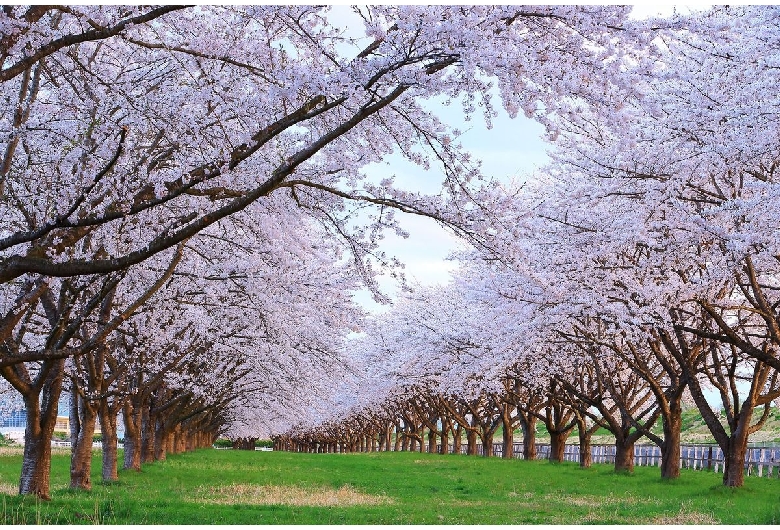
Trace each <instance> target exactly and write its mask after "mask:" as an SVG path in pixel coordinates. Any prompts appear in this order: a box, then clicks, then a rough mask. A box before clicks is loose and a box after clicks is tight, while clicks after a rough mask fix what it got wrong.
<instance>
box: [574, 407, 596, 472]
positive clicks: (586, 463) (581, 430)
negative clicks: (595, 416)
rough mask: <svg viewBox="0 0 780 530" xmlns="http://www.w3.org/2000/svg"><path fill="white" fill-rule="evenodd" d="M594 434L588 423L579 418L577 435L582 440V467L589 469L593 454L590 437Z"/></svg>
mask: <svg viewBox="0 0 780 530" xmlns="http://www.w3.org/2000/svg"><path fill="white" fill-rule="evenodd" d="M592 435H593V433H592V432H590V429H588V425H587V423H586V422H585V421H582V420H580V419H578V420H577V437H578V438H579V442H580V447H579V449H580V467H581V468H583V469H587V468H589V467H590V465H591V463H592V459H593V458H592V456H591V452H590V438H591V436H592Z"/></svg>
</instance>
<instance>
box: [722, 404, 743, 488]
mask: <svg viewBox="0 0 780 530" xmlns="http://www.w3.org/2000/svg"><path fill="white" fill-rule="evenodd" d="M743 406H744V405H743ZM741 414H744V409H743V412H742V413H741ZM747 425H750V415H748V419H747V421H744V420H743V421H741V422H740V425H739V426H738V427H737V429H736V430H735V431H734V432H733V433H732V435H731V436H730V437H729V441H728V442H729V443H728V446H727V447H726V450H724V451H723V458H724V460H725V461H724V466H723V485H724V486H728V487H730V488H739V487H742V486H743V485H744V483H745V453H746V452H747V440H748V434H747V433H748V429H747V427H746V426H747ZM721 449H723V448H721Z"/></svg>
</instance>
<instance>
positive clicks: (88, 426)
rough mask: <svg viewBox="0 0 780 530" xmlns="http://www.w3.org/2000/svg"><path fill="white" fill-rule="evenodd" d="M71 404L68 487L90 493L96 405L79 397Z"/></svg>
mask: <svg viewBox="0 0 780 530" xmlns="http://www.w3.org/2000/svg"><path fill="white" fill-rule="evenodd" d="M74 401H75V403H72V404H71V405H72V408H71V410H72V411H73V412H76V417H73V416H71V429H72V430H71V436H72V438H73V444H72V446H71V454H70V487H71V488H74V489H81V490H86V491H90V490H91V489H92V479H91V474H92V437H93V436H94V434H95V424H96V423H97V416H98V411H97V409H98V403H97V402H94V401H88V400H86V399H83V398H82V397H81V396H79V397H78V398H77V399H75V400H74Z"/></svg>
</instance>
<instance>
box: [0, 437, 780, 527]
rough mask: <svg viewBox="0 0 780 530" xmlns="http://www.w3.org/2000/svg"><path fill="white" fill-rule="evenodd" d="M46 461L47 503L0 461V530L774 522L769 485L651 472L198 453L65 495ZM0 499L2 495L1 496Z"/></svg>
mask: <svg viewBox="0 0 780 530" xmlns="http://www.w3.org/2000/svg"><path fill="white" fill-rule="evenodd" d="M68 465H69V459H68V455H67V454H66V453H65V454H58V455H55V457H54V462H53V473H52V496H53V500H52V501H50V502H39V501H36V500H35V499H34V498H21V497H19V496H16V495H13V494H12V493H13V491H15V486H14V485H13V484H14V483H16V482H17V481H18V475H19V470H20V466H21V456H20V455H19V454H11V453H8V452H7V451H4V452H3V453H2V454H0V491H1V492H2V517H3V522H4V523H5V524H22V523H37V524H66V523H71V524H79V523H107V524H529V523H545V524H580V523H619V524H689V523H690V524H715V523H724V524H726V523H740V524H773V523H778V522H780V480H777V479H767V478H757V477H748V478H747V479H746V485H745V487H744V488H741V489H737V490H730V489H727V488H724V487H722V486H720V481H721V476H720V475H716V474H714V473H709V472H706V471H688V470H684V471H683V473H682V477H681V478H680V479H679V480H677V481H673V482H668V481H663V480H661V479H660V477H659V470H658V468H645V467H641V468H637V469H636V471H635V473H634V474H633V475H625V474H619V475H618V474H615V473H613V471H612V469H611V467H610V466H607V465H594V466H593V468H591V469H587V470H583V469H579V467H578V466H577V465H576V464H570V463H563V464H552V463H549V462H545V461H535V462H525V461H520V460H511V461H504V460H501V459H498V458H489V459H486V458H477V457H467V456H454V455H449V456H439V455H428V454H419V453H370V454H343V455H342V454H314V455H310V454H292V453H279V452H261V451H254V452H252V451H229V450H228V451H218V450H212V449H207V450H200V451H196V452H194V453H188V454H183V455H177V456H171V457H169V458H168V460H167V461H165V462H158V463H156V464H153V465H148V466H146V467H145V468H144V470H143V472H141V473H130V472H122V473H121V474H120V481H119V483H116V484H112V485H103V484H102V483H101V482H100V478H99V454H96V455H95V460H94V469H93V471H94V475H93V481H94V489H93V491H92V492H76V491H69V490H68V488H67V484H68ZM9 492H10V493H11V494H9Z"/></svg>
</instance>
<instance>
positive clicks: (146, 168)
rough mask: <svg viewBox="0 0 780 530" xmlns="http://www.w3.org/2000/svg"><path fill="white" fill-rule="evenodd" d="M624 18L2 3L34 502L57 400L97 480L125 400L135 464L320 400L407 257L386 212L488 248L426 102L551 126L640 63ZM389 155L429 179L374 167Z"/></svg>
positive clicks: (506, 11)
mask: <svg viewBox="0 0 780 530" xmlns="http://www.w3.org/2000/svg"><path fill="white" fill-rule="evenodd" d="M627 14H628V9H627V8H603V7H565V6H562V7H539V8H533V9H530V8H529V9H525V8H522V7H516V6H506V7H471V8H465V7H446V6H440V7H393V6H389V7H371V8H361V9H355V10H352V11H351V12H349V17H351V18H349V19H348V20H347V19H343V17H344V16H346V14H345V13H342V14H341V15H339V14H338V13H331V12H329V10H328V9H327V8H323V7H314V6H291V7H276V6H270V7H268V6H266V7H256V6H245V7H238V8H233V7H186V6H164V7H144V6H138V7H129V8H128V7H120V6H102V7H101V6H91V7H83V8H76V7H68V6H3V7H2V9H0V91H2V96H1V97H0V108H1V109H2V110H1V111H0V136H1V137H2V145H0V346H1V349H0V375H2V377H3V380H4V381H5V382H6V383H7V384H8V385H9V386H10V387H12V388H13V389H14V391H15V393H16V399H18V400H19V401H20V402H21V403H22V404H23V406H24V408H25V409H26V411H27V418H28V424H27V430H26V433H25V449H24V458H23V465H22V472H21V479H20V493H22V494H35V495H37V496H39V497H41V498H48V497H49V496H50V484H49V467H50V458H51V452H50V446H49V439H50V437H51V434H52V432H53V429H54V422H55V420H56V412H57V404H58V402H59V398H60V396H61V394H62V392H63V391H64V392H68V393H70V395H71V403H72V413H71V417H72V419H73V422H72V425H73V432H72V439H73V442H74V443H73V452H72V466H71V485H72V486H73V487H75V488H85V489H88V488H89V487H90V483H89V473H90V469H89V466H90V458H89V447H90V445H91V433H92V429H93V427H94V425H95V423H96V421H98V419H99V421H100V424H101V428H102V429H103V432H104V452H103V453H104V473H103V476H104V479H106V480H112V479H114V478H115V477H116V467H117V462H116V459H117V452H116V428H115V426H116V424H117V421H118V418H119V417H120V415H119V412H120V411H121V412H122V414H121V417H122V418H123V421H124V422H125V458H126V460H125V466H126V467H129V468H132V469H138V465H139V459H140V460H144V459H147V460H148V459H149V458H163V457H164V455H165V452H166V451H167V450H170V449H172V448H174V447H175V448H177V449H181V448H182V447H183V446H192V447H195V446H199V445H202V444H203V443H207V442H208V441H210V440H211V439H212V438H213V437H214V436H215V435H216V434H217V433H221V434H225V435H227V436H230V437H231V438H234V439H240V438H252V437H254V436H258V435H263V434H267V433H269V432H280V431H281V430H283V429H285V428H286V427H287V426H288V425H289V424H290V423H291V422H292V421H293V418H294V419H301V418H303V419H307V418H309V417H312V418H314V417H316V416H317V415H321V414H322V413H324V411H325V410H327V409H328V408H329V404H328V403H327V402H326V400H325V396H326V395H327V392H328V390H329V389H330V387H331V386H332V383H331V381H332V380H338V379H339V378H340V374H342V373H352V372H355V371H357V370H358V368H359V365H353V364H352V363H353V361H354V360H353V359H350V358H349V356H347V355H345V354H344V353H343V352H342V351H341V349H340V348H339V346H340V345H341V343H342V340H343V339H344V337H345V335H346V334H347V333H348V332H349V331H352V330H356V329H358V328H359V327H360V325H361V312H360V310H359V308H357V307H355V305H354V303H353V301H352V299H351V294H350V293H351V292H352V291H354V290H355V289H357V288H360V287H361V286H363V287H367V288H369V289H370V290H371V291H372V292H373V293H374V295H375V296H376V297H377V298H379V299H381V298H383V296H382V294H381V293H380V292H379V291H378V289H377V287H376V281H375V277H376V275H377V274H379V273H381V272H383V271H386V270H392V269H394V266H395V262H394V261H393V259H392V258H389V257H386V256H385V255H384V254H383V253H382V251H381V247H380V246H379V244H380V240H381V237H382V234H383V232H384V231H385V230H397V229H398V226H397V224H396V219H395V217H394V214H395V212H397V211H401V212H406V213H413V214H418V215H424V216H428V217H431V218H434V219H436V220H437V221H439V222H440V223H443V224H445V225H446V226H449V227H451V228H452V229H454V230H456V231H457V232H458V233H460V234H461V235H463V236H465V237H467V238H468V239H469V240H471V241H472V242H474V243H475V244H476V245H477V246H478V247H484V246H485V245H486V244H487V242H488V241H487V236H488V235H489V234H490V232H484V230H482V229H481V228H480V226H481V225H480V223H484V222H485V221H486V220H485V219H483V212H484V211H486V210H485V209H484V207H485V205H486V204H487V202H489V201H490V200H491V195H490V193H489V187H488V188H486V187H485V186H483V183H482V182H480V177H481V176H480V174H479V171H478V168H477V166H476V164H475V163H474V162H472V161H471V158H470V156H469V154H468V153H466V152H465V151H464V149H463V148H462V146H460V145H459V143H458V135H459V133H458V131H456V130H453V129H452V128H451V127H448V126H447V125H446V123H444V122H443V121H442V120H441V119H440V117H439V116H437V115H436V113H435V112H433V111H431V110H430V109H428V108H427V107H426V105H425V102H426V101H428V100H430V99H431V98H435V97H439V98H444V99H445V100H452V101H458V100H460V101H461V102H462V108H463V112H464V113H465V114H466V115H467V116H472V115H474V114H476V113H477V109H478V108H479V109H480V112H481V113H482V114H483V115H484V117H485V118H486V119H487V120H488V122H489V120H490V118H491V117H492V116H493V115H494V114H495V108H494V103H493V100H494V98H495V93H496V91H498V92H499V93H500V100H501V104H502V105H503V106H504V108H505V109H506V110H507V111H508V112H509V113H510V114H511V115H512V116H514V115H515V114H517V113H518V112H519V111H520V110H522V111H524V112H525V113H526V114H527V115H529V116H536V117H537V118H538V119H540V120H543V121H545V123H547V125H548V127H549V128H550V130H551V131H553V130H555V128H556V127H557V126H556V125H555V124H554V122H553V121H552V120H551V119H550V118H551V117H552V115H553V114H554V113H555V112H556V109H557V108H558V107H559V106H560V105H563V104H564V103H565V102H566V98H569V97H574V98H578V99H579V100H582V101H591V100H592V101H597V100H599V99H601V98H602V94H603V93H605V91H608V90H610V87H611V86H612V85H613V84H616V85H617V84H621V83H623V82H624V81H623V77H622V76H620V75H619V74H620V72H621V69H622V64H623V63H624V62H625V61H629V62H631V61H637V60H639V58H640V57H641V56H642V55H643V54H644V53H645V52H646V50H645V47H646V44H647V42H648V41H649V39H651V38H652V34H651V32H649V31H648V30H647V28H646V27H644V26H643V27H639V28H634V27H633V26H632V25H631V24H629V23H628V21H627V19H626V17H627ZM340 17H341V18H340ZM361 25H362V29H363V31H362V32H361V33H357V34H356V33H355V31H354V30H355V28H356V27H359V26H361ZM561 72H566V75H561ZM564 107H565V105H563V107H561V108H564ZM391 153H400V154H402V155H403V156H405V157H406V158H408V159H409V160H411V161H413V162H414V163H416V164H419V165H420V166H421V167H423V168H426V169H430V170H431V171H430V173H429V175H431V176H434V175H440V180H441V182H442V188H441V193H439V194H436V195H432V196H426V195H422V194H420V193H417V191H416V190H415V189H414V188H412V189H408V190H405V189H401V188H399V187H398V186H396V185H395V184H394V182H393V180H392V179H388V180H383V181H381V182H378V181H377V179H374V178H372V175H371V174H370V172H368V171H367V170H366V168H367V167H369V165H370V164H371V163H373V162H378V161H381V160H382V159H383V158H384V157H385V156H386V155H388V154H391ZM434 169H437V170H439V171H433V170H434ZM434 178H439V177H438V176H436V177H434ZM483 195H484V197H483ZM489 210H490V208H489V207H488V208H487V211H489ZM312 421H313V420H312ZM139 454H140V456H139Z"/></svg>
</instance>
